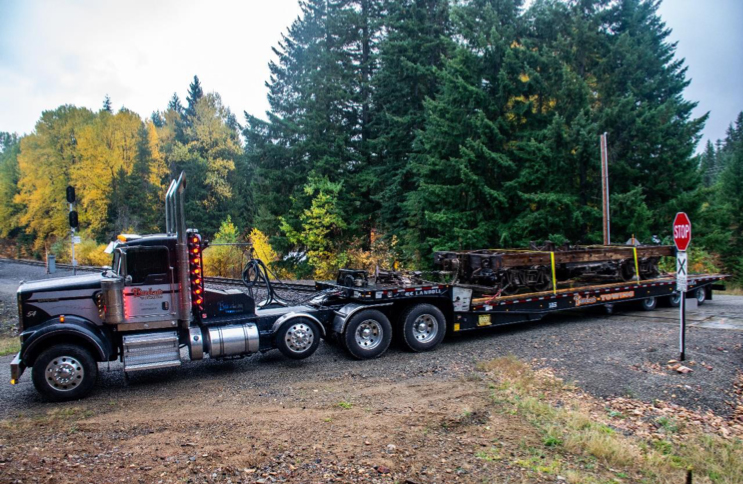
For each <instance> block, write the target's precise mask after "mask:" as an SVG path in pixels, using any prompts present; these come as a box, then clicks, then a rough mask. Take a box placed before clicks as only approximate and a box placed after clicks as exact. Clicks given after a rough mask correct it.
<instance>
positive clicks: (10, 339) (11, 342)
mask: <svg viewBox="0 0 743 484" xmlns="http://www.w3.org/2000/svg"><path fill="white" fill-rule="evenodd" d="M19 351H21V340H20V338H18V336H1V337H0V356H6V355H14V354H16V353H18V352H19Z"/></svg>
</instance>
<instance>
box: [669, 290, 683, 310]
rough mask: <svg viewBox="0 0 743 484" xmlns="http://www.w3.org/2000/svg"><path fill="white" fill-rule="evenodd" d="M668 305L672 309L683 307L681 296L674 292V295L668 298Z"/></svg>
mask: <svg viewBox="0 0 743 484" xmlns="http://www.w3.org/2000/svg"><path fill="white" fill-rule="evenodd" d="M668 305H669V306H671V307H672V308H677V307H679V306H681V294H680V293H678V292H674V293H673V294H671V295H670V296H668Z"/></svg>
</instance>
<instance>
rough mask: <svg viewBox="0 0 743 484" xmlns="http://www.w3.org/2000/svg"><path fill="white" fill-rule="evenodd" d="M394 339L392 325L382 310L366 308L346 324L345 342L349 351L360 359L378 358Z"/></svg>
mask: <svg viewBox="0 0 743 484" xmlns="http://www.w3.org/2000/svg"><path fill="white" fill-rule="evenodd" d="M390 341H392V325H391V324H390V320H389V319H387V316H385V315H384V314H383V313H382V312H380V311H377V310H376V309H364V310H362V311H359V312H358V313H356V314H354V315H353V316H352V317H351V319H350V320H349V321H348V323H347V324H346V330H345V332H344V333H343V342H344V343H345V347H346V349H347V350H348V352H349V353H351V355H352V356H353V357H354V358H358V359H359V360H369V359H372V358H378V357H379V356H382V354H383V353H384V352H385V351H387V348H389V346H390Z"/></svg>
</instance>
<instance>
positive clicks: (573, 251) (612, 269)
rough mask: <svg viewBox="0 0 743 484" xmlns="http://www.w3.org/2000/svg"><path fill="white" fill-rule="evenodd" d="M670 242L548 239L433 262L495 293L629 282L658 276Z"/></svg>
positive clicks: (441, 256) (440, 255)
mask: <svg viewBox="0 0 743 484" xmlns="http://www.w3.org/2000/svg"><path fill="white" fill-rule="evenodd" d="M674 255H675V248H674V247H673V246H662V245H658V246H642V245H613V246H569V245H565V246H561V247H558V246H556V245H555V244H553V243H551V242H549V241H548V242H547V243H545V245H544V246H541V247H538V246H536V245H535V244H534V243H532V246H531V248H530V249H526V250H519V249H490V250H472V251H441V252H436V253H434V265H435V266H436V267H437V268H439V269H441V270H442V271H443V272H448V273H451V274H454V277H455V278H454V281H456V282H457V283H460V284H471V285H474V286H482V287H485V288H492V289H493V290H494V291H495V293H496V294H497V295H498V296H508V295H513V294H517V293H523V292H541V291H547V290H550V289H556V288H557V287H560V286H563V285H565V284H574V283H576V282H604V283H609V282H627V281H631V280H638V281H639V280H649V279H653V278H656V277H658V276H659V275H660V270H659V267H658V264H659V262H660V260H661V258H662V257H670V256H674Z"/></svg>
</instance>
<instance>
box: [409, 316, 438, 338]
mask: <svg viewBox="0 0 743 484" xmlns="http://www.w3.org/2000/svg"><path fill="white" fill-rule="evenodd" d="M438 333H439V321H438V320H437V319H436V318H435V317H433V316H432V315H430V314H421V315H420V316H418V317H417V318H415V321H413V338H415V339H416V340H417V341H418V342H419V343H429V342H431V341H432V340H433V339H434V338H436V335H437V334H438Z"/></svg>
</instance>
